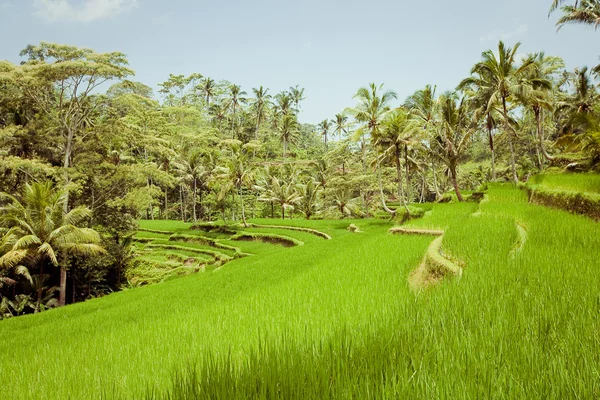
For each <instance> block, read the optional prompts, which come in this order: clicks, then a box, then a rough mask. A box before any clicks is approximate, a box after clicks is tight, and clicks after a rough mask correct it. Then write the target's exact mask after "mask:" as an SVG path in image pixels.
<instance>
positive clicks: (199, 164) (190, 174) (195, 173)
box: [176, 151, 209, 222]
mask: <svg viewBox="0 0 600 400" xmlns="http://www.w3.org/2000/svg"><path fill="white" fill-rule="evenodd" d="M176 168H177V169H178V170H179V173H180V175H181V177H182V178H183V180H184V181H187V182H189V184H190V185H191V187H192V197H193V198H192V213H193V215H194V222H198V213H197V212H196V204H197V203H198V201H197V197H198V186H199V185H202V182H203V179H204V178H205V177H206V176H207V175H208V173H209V171H208V170H207V169H206V168H205V167H204V164H203V159H202V153H201V152H199V151H195V152H193V153H192V154H190V155H189V157H186V158H183V159H182V160H180V161H179V162H178V163H176ZM201 200H202V199H201ZM200 208H202V201H200Z"/></svg>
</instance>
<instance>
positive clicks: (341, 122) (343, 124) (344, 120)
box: [331, 114, 349, 139]
mask: <svg viewBox="0 0 600 400" xmlns="http://www.w3.org/2000/svg"><path fill="white" fill-rule="evenodd" d="M331 123H332V124H333V133H334V135H337V137H338V139H341V138H342V136H343V135H347V134H348V131H349V127H348V116H346V115H344V114H336V115H335V117H334V119H332V120H331Z"/></svg>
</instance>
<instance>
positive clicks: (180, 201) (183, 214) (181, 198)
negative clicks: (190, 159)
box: [179, 185, 185, 222]
mask: <svg viewBox="0 0 600 400" xmlns="http://www.w3.org/2000/svg"><path fill="white" fill-rule="evenodd" d="M179 204H180V205H181V207H180V210H181V220H182V221H183V222H185V212H184V211H183V185H179Z"/></svg>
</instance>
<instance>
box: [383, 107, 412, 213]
mask: <svg viewBox="0 0 600 400" xmlns="http://www.w3.org/2000/svg"><path fill="white" fill-rule="evenodd" d="M419 132H421V126H420V124H419V122H418V121H416V120H415V119H414V118H411V114H410V112H409V111H407V110H406V109H404V108H397V109H395V110H393V111H391V112H390V113H389V114H387V115H386V117H385V118H384V120H383V125H382V129H380V130H379V131H378V134H377V135H376V136H375V137H374V140H375V143H374V144H375V145H376V146H379V147H381V148H382V149H383V155H384V156H387V157H389V158H392V159H393V160H394V164H395V165H396V174H397V178H398V198H399V199H400V201H401V203H402V205H403V206H404V209H405V211H406V215H408V214H409V213H410V211H409V209H408V204H407V201H406V196H405V195H404V189H403V184H404V183H403V178H402V167H401V160H402V153H403V152H404V157H405V163H406V164H407V165H408V146H409V145H413V144H414V143H415V142H417V141H418V139H417V137H418V134H419ZM407 178H408V176H407ZM407 189H408V187H407Z"/></svg>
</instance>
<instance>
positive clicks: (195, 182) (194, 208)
mask: <svg viewBox="0 0 600 400" xmlns="http://www.w3.org/2000/svg"><path fill="white" fill-rule="evenodd" d="M196 188H197V179H196V178H194V194H193V196H192V197H193V202H194V203H193V204H192V212H193V213H194V222H198V215H197V214H196V196H197V190H196Z"/></svg>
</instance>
